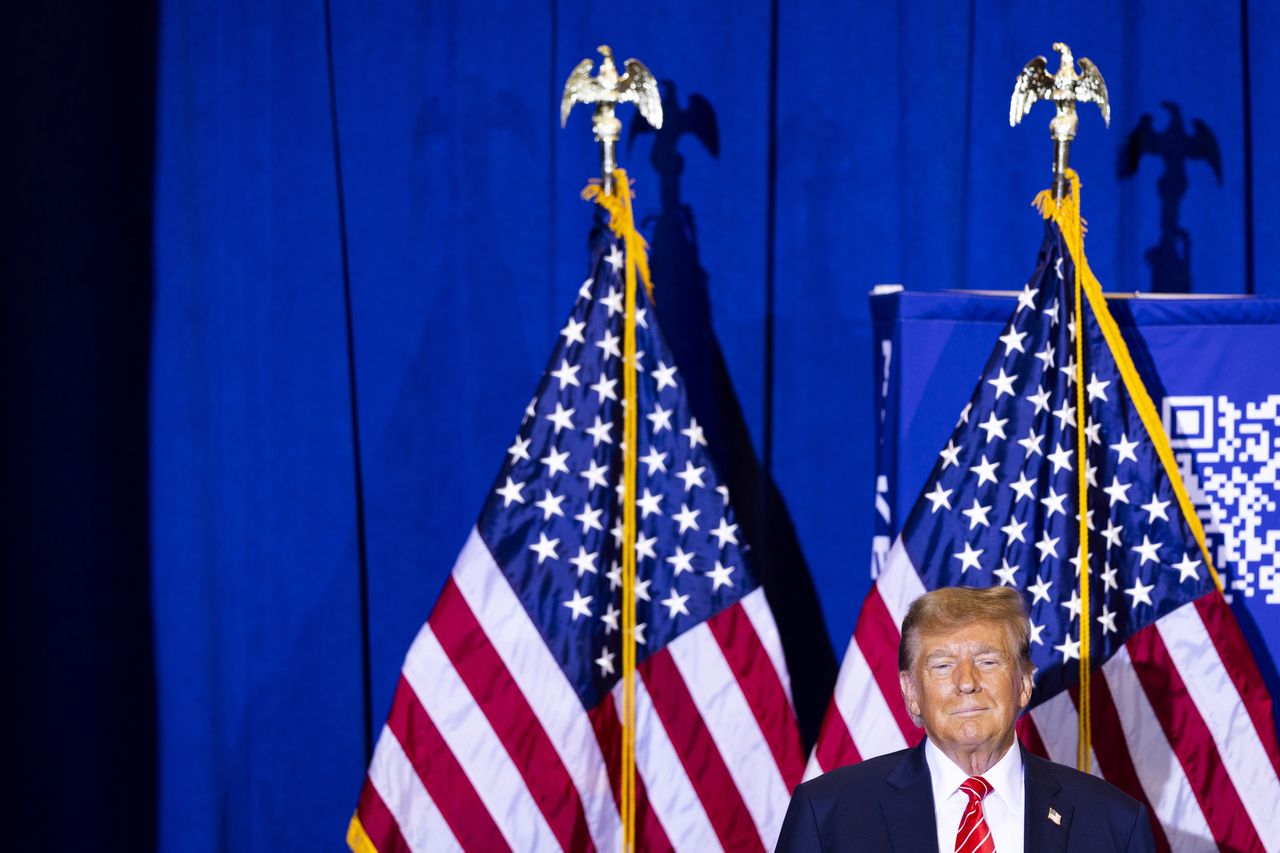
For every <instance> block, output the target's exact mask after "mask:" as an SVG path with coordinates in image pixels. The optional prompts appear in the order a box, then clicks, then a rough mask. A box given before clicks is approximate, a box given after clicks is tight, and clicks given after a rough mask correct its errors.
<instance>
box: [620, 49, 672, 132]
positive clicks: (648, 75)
mask: <svg viewBox="0 0 1280 853" xmlns="http://www.w3.org/2000/svg"><path fill="white" fill-rule="evenodd" d="M623 67H624V68H626V69H627V72H626V73H625V74H623V75H622V77H620V78H619V79H618V90H619V91H618V101H619V102H624V103H625V102H627V101H630V102H631V103H633V104H635V105H636V108H637V109H639V110H640V115H642V116H644V120H645V121H647V122H649V124H651V125H653V128H654V130H658V129H660V128H661V127H662V96H661V95H660V94H658V81H657V80H656V79H654V76H653V73H652V72H651V71H649V69H648V68H646V67H645V65H644V63H643V62H641V61H640V60H638V59H628V60H627V61H626V62H625V63H623Z"/></svg>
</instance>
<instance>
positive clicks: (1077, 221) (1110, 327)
mask: <svg viewBox="0 0 1280 853" xmlns="http://www.w3.org/2000/svg"><path fill="white" fill-rule="evenodd" d="M1067 176H1068V178H1069V179H1070V181H1071V195H1070V196H1069V197H1068V198H1066V199H1063V204H1062V206H1061V207H1059V205H1058V204H1057V203H1056V202H1055V201H1054V200H1053V194H1052V193H1050V192H1048V191H1045V192H1042V193H1040V194H1039V195H1037V196H1036V198H1035V201H1034V202H1032V203H1033V204H1034V205H1035V206H1036V207H1037V208H1039V210H1040V213H1041V215H1043V216H1044V218H1045V219H1052V220H1053V221H1054V222H1056V223H1057V224H1058V228H1059V229H1061V230H1062V233H1063V235H1064V236H1066V237H1067V245H1068V247H1074V246H1079V254H1078V255H1076V256H1075V258H1074V260H1075V265H1076V274H1077V275H1078V276H1080V280H1081V284H1082V285H1083V287H1084V295H1085V297H1086V299H1087V300H1088V302H1089V308H1090V309H1092V311H1093V317H1094V319H1095V320H1096V321H1097V323H1098V327H1099V328H1100V329H1101V330H1102V337H1103V339H1105V340H1106V342H1107V349H1109V350H1110V351H1111V355H1112V357H1113V358H1114V359H1115V360H1116V367H1117V368H1118V369H1119V370H1120V378H1121V380H1123V382H1124V387H1125V390H1127V391H1128V392H1129V398H1130V399H1131V400H1132V401H1133V406H1134V408H1135V409H1137V411H1138V417H1139V418H1140V419H1141V420H1142V426H1143V428H1145V429H1146V431H1147V436H1148V437H1149V438H1150V439H1151V443H1152V444H1153V445H1154V446H1155V449H1156V456H1158V457H1159V458H1160V463H1161V465H1163V466H1164V472H1165V476H1167V477H1168V478H1169V485H1170V486H1171V487H1172V488H1173V494H1174V497H1176V498H1177V499H1178V508H1179V509H1181V510H1182V517H1183V518H1184V519H1186V522H1187V527H1188V528H1190V529H1191V535H1192V536H1193V537H1194V538H1195V540H1196V545H1197V546H1198V547H1199V549H1200V556H1201V557H1203V558H1204V564H1205V567H1206V568H1207V569H1208V570H1209V577H1211V578H1213V584H1214V586H1216V587H1217V588H1218V591H1219V592H1221V591H1222V578H1221V577H1219V576H1218V570H1217V569H1216V568H1214V565H1213V559H1212V558H1211V557H1210V556H1209V548H1208V546H1207V545H1206V544H1205V538H1204V525H1202V524H1201V523H1200V516H1198V515H1196V509H1195V506H1194V505H1193V504H1192V503H1191V496H1190V495H1188V494H1187V487H1186V484H1185V483H1183V482H1182V474H1181V472H1180V471H1179V470H1178V461H1177V460H1176V459H1174V457H1173V448H1172V447H1171V446H1170V445H1169V437H1168V436H1167V435H1165V431H1164V424H1163V423H1161V421H1160V414H1159V412H1157V411H1156V406H1155V403H1154V402H1152V400H1151V395H1150V394H1149V393H1147V386H1146V385H1145V384H1144V383H1143V381H1142V377H1141V376H1140V375H1139V374H1138V368H1137V367H1136V366H1135V365H1134V363H1133V356H1131V355H1130V354H1129V345H1128V344H1126V343H1125V341H1124V337H1123V336H1122V335H1121V334H1120V327H1119V326H1118V325H1116V321H1115V318H1113V317H1112V316H1111V310H1110V309H1109V308H1107V301H1106V299H1105V298H1104V297H1103V295H1102V285H1101V284H1099V283H1098V279H1097V278H1096V277H1095V276H1094V274H1093V270H1092V269H1090V267H1089V260H1088V259H1087V258H1086V257H1085V255H1084V230H1085V228H1084V226H1085V222H1084V220H1083V219H1081V218H1080V204H1079V201H1075V202H1074V208H1075V210H1074V214H1073V215H1068V210H1067V208H1069V207H1070V206H1071V205H1072V201H1071V200H1072V199H1079V197H1080V176H1079V175H1078V174H1076V171H1075V170H1074V169H1068V170H1067ZM1071 234H1074V235H1076V237H1075V239H1074V240H1073V239H1072V237H1071V236H1070V235H1071ZM1074 251H1075V250H1074V248H1073V252H1074Z"/></svg>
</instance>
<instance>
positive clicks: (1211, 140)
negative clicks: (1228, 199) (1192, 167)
mask: <svg viewBox="0 0 1280 853" xmlns="http://www.w3.org/2000/svg"><path fill="white" fill-rule="evenodd" d="M1191 126H1192V127H1193V128H1194V129H1195V133H1193V134H1191V158H1192V159H1193V160H1204V161H1205V162H1206V163H1208V164H1209V168H1211V169H1213V174H1214V176H1215V177H1216V178H1217V179H1218V184H1219V185H1221V184H1222V152H1221V151H1219V150H1218V139H1217V137H1215V136H1214V135H1213V131H1212V130H1210V129H1209V125H1207V124H1205V123H1204V122H1203V121H1201V120H1200V119H1198V118H1197V119H1192V120H1191Z"/></svg>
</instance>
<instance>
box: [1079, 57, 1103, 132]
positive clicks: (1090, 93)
mask: <svg viewBox="0 0 1280 853" xmlns="http://www.w3.org/2000/svg"><path fill="white" fill-rule="evenodd" d="M1078 61H1079V63H1080V68H1081V70H1083V71H1084V73H1083V74H1081V75H1080V76H1079V77H1078V78H1077V79H1076V102H1077V103H1087V102H1088V101H1093V102H1094V103H1096V104H1097V105H1098V107H1099V108H1100V109H1101V110H1102V122H1103V124H1105V125H1106V126H1107V127H1111V101H1110V100H1109V99H1108V98H1107V84H1106V82H1105V81H1104V80H1103V79H1102V72H1101V71H1099V70H1098V66H1096V65H1094V64H1093V63H1092V62H1091V61H1090V60H1088V59H1086V58H1085V57H1083V56H1082V57H1080V59H1079V60H1078Z"/></svg>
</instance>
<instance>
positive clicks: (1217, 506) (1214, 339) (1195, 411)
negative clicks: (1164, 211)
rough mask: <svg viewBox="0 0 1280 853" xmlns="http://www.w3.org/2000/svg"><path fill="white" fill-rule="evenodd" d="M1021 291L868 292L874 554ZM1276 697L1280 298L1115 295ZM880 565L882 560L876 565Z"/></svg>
mask: <svg viewBox="0 0 1280 853" xmlns="http://www.w3.org/2000/svg"><path fill="white" fill-rule="evenodd" d="M1015 297H1016V293H1014V292H1009V293H1005V292H966V291H942V292H908V291H905V290H903V289H901V288H897V287H892V286H890V287H880V288H877V289H876V291H874V292H873V293H872V295H871V311H872V317H873V323H874V332H875V341H876V376H877V382H876V394H877V404H878V413H879V415H880V419H881V428H880V432H879V435H878V441H879V450H878V454H877V456H878V470H877V474H878V476H877V478H876V479H877V487H876V488H877V496H876V498H877V499H876V507H877V518H876V548H877V550H878V551H879V552H880V554H883V551H884V550H887V547H888V543H889V542H890V541H891V540H892V538H893V536H894V535H896V534H897V532H898V530H899V529H900V527H901V525H902V522H903V521H904V520H905V518H906V516H907V513H908V512H909V511H910V509H911V506H912V504H913V503H914V502H915V501H916V499H917V497H918V495H919V493H920V489H921V487H922V485H923V484H924V482H925V479H926V478H927V477H928V475H929V472H930V470H931V469H932V468H933V466H934V463H935V461H936V459H937V455H938V451H939V450H940V449H941V448H942V447H943V445H944V444H945V443H946V440H947V437H948V435H949V434H950V432H951V430H952V428H953V427H954V426H955V423H956V419H957V417H958V416H959V415H960V412H961V410H962V409H963V408H964V406H965V403H966V402H967V401H968V399H969V396H970V395H971V394H972V392H973V387H974V383H975V382H977V380H978V378H979V376H980V374H981V372H982V368H983V364H984V363H985V361H986V359H987V356H988V355H989V354H990V352H991V349H992V347H993V346H995V345H996V338H997V336H998V335H999V334H1000V331H1001V328H1002V327H1003V326H1004V324H1005V323H1006V322H1007V321H1008V319H1009V315H1010V313H1011V312H1012V310H1013V308H1014V304H1015V302H1014V300H1015ZM1108 305H1109V307H1110V309H1111V313H1112V314H1113V315H1114V317H1115V319H1116V322H1117V324H1118V325H1119V327H1120V330H1121V333H1122V334H1123V336H1124V338H1125V341H1126V343H1127V345H1128V347H1129V351H1130V354H1131V355H1132V356H1133V360H1134V363H1135V364H1136V366H1137V368H1138V371H1139V372H1140V373H1141V375H1142V379H1143V381H1144V382H1145V383H1146V386H1147V390H1148V391H1149V392H1150V394H1151V398H1152V401H1153V402H1154V403H1155V405H1156V408H1157V410H1158V411H1159V412H1160V414H1161V417H1162V420H1163V422H1164V426H1165V431H1166V432H1167V433H1168V435H1169V439H1170V444H1171V445H1172V447H1173V451H1174V456H1175V457H1176V459H1177V461H1178V467H1179V469H1180V471H1181V473H1182V477H1183V479H1184V481H1185V482H1186V485H1187V491H1188V493H1189V494H1190V496H1191V499H1192V502H1193V503H1194V504H1195V507H1196V512H1197V514H1198V515H1199V516H1200V519H1201V521H1202V522H1203V523H1204V528H1205V533H1206V536H1207V538H1208V544H1209V548H1210V554H1211V555H1212V556H1213V558H1214V561H1215V563H1216V565H1217V567H1218V570H1219V572H1220V573H1221V577H1222V581H1223V584H1224V586H1225V588H1226V593H1227V597H1228V599H1229V600H1230V601H1231V603H1232V608H1233V609H1234V611H1235V613H1236V616H1237V617H1238V619H1239V621H1240V624H1241V627H1242V628H1243V630H1244V633H1245V635H1246V636H1247V637H1248V638H1249V642H1250V644H1251V645H1252V647H1253V650H1254V654H1255V656H1256V657H1257V659H1258V664H1259V668H1260V669H1261V670H1262V673H1263V677H1264V678H1265V679H1266V680H1267V681H1268V686H1269V687H1270V689H1271V692H1272V695H1273V696H1277V695H1280V677H1278V676H1277V668H1276V660H1277V658H1280V371H1277V370H1276V369H1275V365H1276V364H1277V363H1280V299H1264V298H1252V297H1236V298H1223V297H1211V298H1204V297H1199V298H1198V297H1177V298H1158V297H1152V296H1142V297H1134V296H1109V297H1108ZM877 565H878V562H877Z"/></svg>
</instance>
